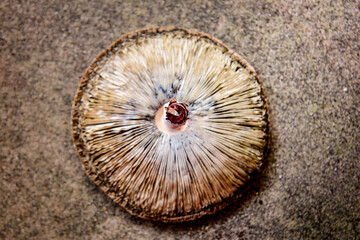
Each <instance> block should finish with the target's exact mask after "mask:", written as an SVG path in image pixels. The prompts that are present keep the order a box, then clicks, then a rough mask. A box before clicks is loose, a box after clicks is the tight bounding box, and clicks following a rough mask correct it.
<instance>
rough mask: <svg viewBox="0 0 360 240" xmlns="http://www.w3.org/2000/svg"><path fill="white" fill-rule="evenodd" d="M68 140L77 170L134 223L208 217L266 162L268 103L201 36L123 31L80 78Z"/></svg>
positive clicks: (248, 76) (216, 45)
mask: <svg viewBox="0 0 360 240" xmlns="http://www.w3.org/2000/svg"><path fill="white" fill-rule="evenodd" d="M72 122H73V138H74V142H75V145H76V148H77V150H78V152H79V155H80V158H81V160H82V163H83V166H84V169H85V171H86V172H87V173H88V174H89V176H90V177H91V178H92V179H93V180H94V182H95V183H96V184H97V185H98V186H100V188H101V189H102V190H103V191H104V192H105V193H106V194H107V195H108V196H110V197H111V198H112V199H113V200H115V201H116V202H117V203H119V204H120V205H121V206H123V207H124V208H125V209H127V210H128V211H129V212H131V213H132V214H135V215H137V216H139V217H143V218H147V219H151V220H156V221H164V222H179V221H187V220H192V219H195V218H197V217H200V216H202V215H205V214H210V213H214V212H216V211H217V210H219V209H221V208H223V207H224V206H225V205H227V204H228V203H229V202H230V200H231V199H234V198H236V196H238V195H239V194H241V192H242V191H243V188H244V185H245V183H246V182H247V181H248V180H249V178H250V175H251V173H252V172H254V171H255V170H258V169H259V167H260V165H261V164H262V161H263V159H264V154H265V150H266V148H267V139H268V128H269V124H268V118H267V109H266V102H265V98H264V96H263V92H262V87H261V84H260V82H259V80H258V78H257V75H256V73H255V72H254V70H253V69H252V67H251V66H250V65H249V64H247V63H246V62H245V61H244V60H242V59H241V58H240V57H239V56H238V55H237V54H236V53H234V52H233V51H231V50H229V49H228V48H227V47H226V46H225V45H224V44H223V43H221V42H220V41H219V40H216V39H214V38H212V37H210V36H209V35H206V34H203V33H199V32H196V31H192V30H186V29H178V28H152V29H145V30H141V31H138V32H135V33H131V34H127V35H124V36H123V37H121V38H120V39H119V40H118V41H116V42H115V43H114V44H113V45H112V46H110V47H109V48H108V49H106V50H105V51H104V52H103V53H101V54H100V55H99V56H98V57H97V58H96V59H95V61H94V62H93V63H92V64H91V66H90V67H89V68H88V70H87V71H86V73H85V75H84V76H83V78H82V80H81V83H80V87H79V90H78V92H77V95H76V98H75V102H74V108H73V115H72Z"/></svg>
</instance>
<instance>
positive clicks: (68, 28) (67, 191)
mask: <svg viewBox="0 0 360 240" xmlns="http://www.w3.org/2000/svg"><path fill="white" fill-rule="evenodd" d="M359 22H360V10H359V3H358V2H356V1H343V2H342V1H318V2H315V1H305V2H302V1H293V2H291V1H281V2H280V1H246V2H245V1H235V2H232V1H185V2H181V3H177V1H147V2H141V1H123V2H114V1H101V2H100V1H99V2H87V1H71V2H70V1H42V2H36V1H32V2H30V1H29V2H20V1H1V2H0V30H1V31H0V32H1V36H0V86H1V87H0V101H1V104H0V124H1V125H0V126H1V127H0V178H1V182H0V183H1V184H0V196H1V198H0V239H239V238H240V239H241V238H243V239H283V238H289V239H298V238H304V239H307V238H319V239H323V238H334V239H356V238H357V237H359V235H360V167H359V166H360V157H359V154H360V145H359V142H360V82H359V81H360V80H359V79H360V56H359V54H360V51H359V50H360V33H359V29H360V26H359V25H360V24H359ZM165 25H175V26H179V27H185V28H192V29H196V30H198V31H202V32H205V33H209V34H211V35H213V36H215V37H216V38H218V39H220V40H222V41H223V42H224V43H225V44H227V45H228V46H229V47H231V48H232V49H233V50H235V51H236V52H238V53H239V54H240V55H241V56H242V57H244V58H245V59H246V60H247V61H248V62H249V63H250V64H251V65H252V66H253V67H254V68H255V69H256V70H257V72H258V74H259V76H260V79H261V80H262V82H263V85H264V90H265V94H266V95H267V99H268V102H269V104H270V118H271V122H272V135H273V140H272V151H271V153H270V157H269V159H268V161H267V163H266V165H265V167H264V171H263V173H262V174H261V175H260V176H259V177H258V178H257V179H255V180H254V181H253V182H252V183H251V188H250V190H249V191H248V192H247V193H246V194H245V195H244V196H243V198H242V199H241V200H240V201H239V202H238V203H236V204H234V205H232V206H230V207H228V208H227V209H225V210H224V211H221V212H220V213H218V214H216V215H214V216H209V217H205V218H202V219H200V220H198V221H195V222H189V223H182V224H163V223H154V222H150V221H145V220H142V219H138V218H136V217H133V216H131V215H130V214H128V213H127V212H126V211H125V210H123V209H122V208H121V207H119V206H117V205H116V204H115V203H114V202H112V200H110V199H109V198H108V197H107V196H106V195H105V194H104V193H103V192H101V190H100V189H99V188H97V187H96V186H95V184H94V183H92V181H91V180H90V179H89V178H88V177H87V176H86V174H85V173H84V171H83V169H82V166H81V163H80V161H79V159H78V157H77V153H76V151H75V149H74V147H73V143H72V138H71V127H70V126H71V123H70V117H71V107H72V102H73V97H74V95H75V92H76V90H77V87H78V83H79V81H80V78H81V76H82V74H83V73H84V72H85V70H86V68H87V66H89V65H90V63H91V61H92V59H94V58H95V57H96V56H97V55H98V53H99V52H100V51H102V50H103V49H104V48H106V47H107V46H108V45H109V44H111V43H112V42H113V41H115V40H116V39H117V38H118V37H120V36H121V35H122V34H124V33H127V32H131V31H134V30H137V29H141V28H145V27H151V26H165Z"/></svg>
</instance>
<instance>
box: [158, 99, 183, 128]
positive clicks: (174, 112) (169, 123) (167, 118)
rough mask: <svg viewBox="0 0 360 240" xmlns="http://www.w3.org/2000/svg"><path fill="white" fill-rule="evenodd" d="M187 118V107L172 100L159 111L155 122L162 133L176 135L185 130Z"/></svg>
mask: <svg viewBox="0 0 360 240" xmlns="http://www.w3.org/2000/svg"><path fill="white" fill-rule="evenodd" d="M188 116H189V108H188V105H187V104H186V103H182V102H178V101H176V100H175V99H174V98H172V99H171V100H170V101H169V102H168V103H166V104H165V105H163V106H162V107H161V108H160V109H159V111H158V112H157V114H156V117H155V122H156V124H157V126H158V128H159V130H161V131H162V132H166V133H176V132H179V131H182V130H184V129H185V128H186V125H187V120H188Z"/></svg>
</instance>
